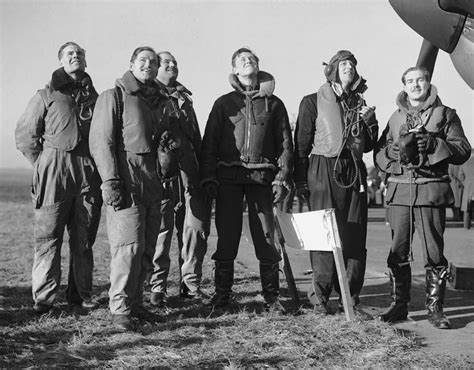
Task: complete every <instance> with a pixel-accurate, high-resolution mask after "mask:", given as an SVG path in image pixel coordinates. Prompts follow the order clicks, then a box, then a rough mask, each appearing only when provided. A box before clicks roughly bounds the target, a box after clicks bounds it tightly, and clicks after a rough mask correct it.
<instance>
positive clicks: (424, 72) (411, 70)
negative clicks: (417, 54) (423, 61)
mask: <svg viewBox="0 0 474 370" xmlns="http://www.w3.org/2000/svg"><path fill="white" fill-rule="evenodd" d="M413 71H421V72H422V73H423V75H424V76H425V78H426V80H427V81H428V82H430V81H431V73H430V71H428V69H427V68H426V67H425V66H417V67H410V68H408V69H407V70H406V71H405V72H403V74H402V82H403V84H404V85H405V83H406V81H405V77H406V75H407V74H408V73H409V72H413Z"/></svg>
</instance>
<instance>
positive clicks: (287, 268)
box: [273, 207, 299, 302]
mask: <svg viewBox="0 0 474 370" xmlns="http://www.w3.org/2000/svg"><path fill="white" fill-rule="evenodd" d="M273 219H274V220H275V231H276V234H277V237H278V245H279V246H280V251H281V255H282V257H283V272H284V274H285V279H286V283H287V284H288V291H289V292H290V295H291V298H292V299H293V301H294V302H298V301H299V296H298V290H297V289H296V283H295V279H294V277H293V270H292V269H291V265H290V259H289V258H288V254H287V253H286V247H285V238H284V237H283V233H282V232H281V228H280V223H279V222H278V217H277V215H276V209H275V207H274V208H273Z"/></svg>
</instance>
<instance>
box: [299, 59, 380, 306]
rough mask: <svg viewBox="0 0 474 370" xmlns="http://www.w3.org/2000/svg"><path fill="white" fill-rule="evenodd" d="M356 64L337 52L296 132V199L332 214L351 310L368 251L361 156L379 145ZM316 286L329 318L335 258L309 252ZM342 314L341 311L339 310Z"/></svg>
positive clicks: (306, 102)
mask: <svg viewBox="0 0 474 370" xmlns="http://www.w3.org/2000/svg"><path fill="white" fill-rule="evenodd" d="M356 65H357V60H356V58H355V57H354V55H353V54H352V53H351V52H350V51H347V50H340V51H338V52H337V53H336V54H335V55H334V56H333V57H332V58H331V60H330V61H329V63H328V64H326V67H325V69H324V74H325V76H326V79H327V81H326V82H325V83H324V84H323V85H322V86H321V87H320V88H319V90H318V92H316V93H314V94H311V95H308V96H305V97H304V98H303V100H302V101H301V104H300V108H299V113H298V120H297V122H296V131H295V173H294V180H295V183H296V187H297V194H298V195H299V196H302V197H304V198H306V199H308V202H309V209H310V210H311V211H315V210H321V209H327V208H334V209H335V215H336V220H337V226H338V230H339V234H340V238H341V244H342V251H343V255H344V262H345V264H346V269H347V278H348V281H349V287H350V293H351V296H352V300H353V304H354V305H356V304H358V303H359V293H360V290H361V289H362V285H363V282H364V274H365V266H366V257H367V251H366V248H365V244H366V235H367V193H366V191H365V189H366V188H367V184H366V177H367V170H366V167H365V164H364V162H363V161H362V155H363V153H364V152H369V151H370V150H372V148H373V146H374V144H375V143H376V141H377V135H378V125H377V120H376V118H375V112H374V110H375V108H373V107H368V106H367V105H366V103H365V100H364V98H363V96H362V94H363V92H364V91H365V90H366V89H367V86H366V81H365V80H364V79H363V78H362V77H361V76H360V75H359V74H358V73H357V69H356ZM310 259H311V265H312V268H313V286H312V289H310V292H309V293H308V295H309V297H310V300H311V302H312V303H313V304H314V312H315V313H323V314H326V313H329V310H328V299H329V296H330V294H331V290H332V287H333V285H334V286H335V289H336V291H338V292H339V286H338V283H337V273H336V269H335V264H334V258H333V254H332V253H331V252H323V251H311V252H310ZM339 308H340V309H341V310H342V308H343V306H342V304H341V300H340V305H339Z"/></svg>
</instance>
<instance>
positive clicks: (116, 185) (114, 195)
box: [101, 180, 124, 211]
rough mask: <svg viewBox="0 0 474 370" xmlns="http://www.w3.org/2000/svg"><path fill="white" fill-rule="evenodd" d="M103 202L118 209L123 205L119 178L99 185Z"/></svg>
mask: <svg viewBox="0 0 474 370" xmlns="http://www.w3.org/2000/svg"><path fill="white" fill-rule="evenodd" d="M101 188H102V198H103V200H104V203H105V204H107V205H108V206H111V207H113V208H114V210H116V211H118V210H120V209H122V208H123V207H124V196H123V186H122V182H121V181H120V180H112V181H108V182H105V183H103V184H102V185H101Z"/></svg>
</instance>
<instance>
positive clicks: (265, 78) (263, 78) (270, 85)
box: [229, 71, 275, 98]
mask: <svg viewBox="0 0 474 370" xmlns="http://www.w3.org/2000/svg"><path fill="white" fill-rule="evenodd" d="M229 82H230V85H231V86H232V87H233V88H234V89H235V91H237V92H239V93H241V94H244V95H249V96H250V97H252V98H257V97H262V98H263V97H270V96H272V95H273V91H274V90H275V79H274V78H273V76H272V75H271V74H270V73H268V72H264V71H259V72H258V74H257V88H258V90H251V91H247V90H245V88H244V87H243V86H242V85H241V84H240V82H239V79H238V77H237V75H235V74H234V73H231V74H230V76H229Z"/></svg>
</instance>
